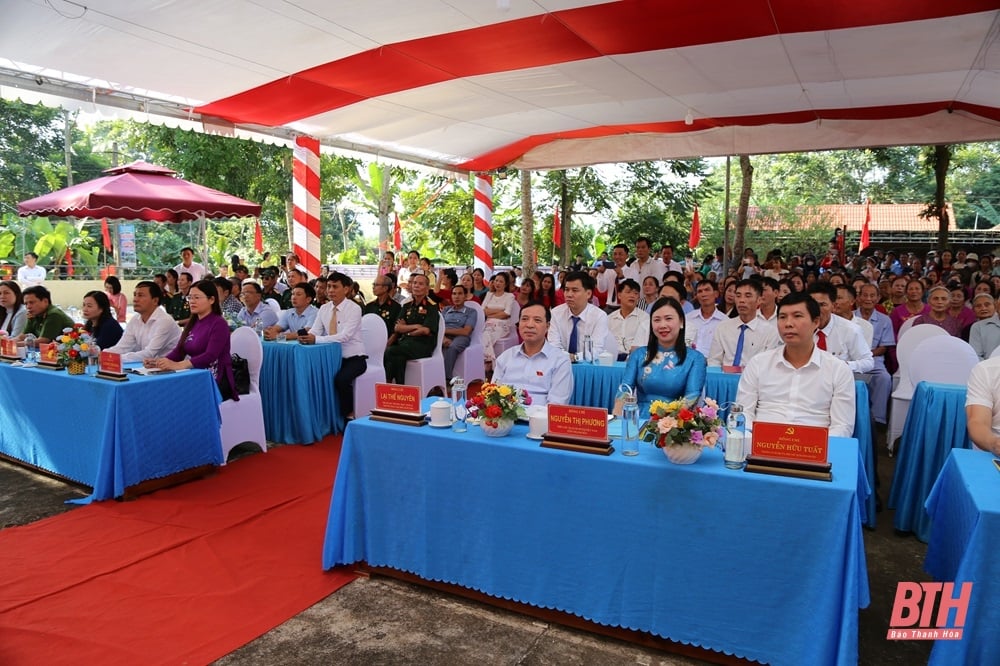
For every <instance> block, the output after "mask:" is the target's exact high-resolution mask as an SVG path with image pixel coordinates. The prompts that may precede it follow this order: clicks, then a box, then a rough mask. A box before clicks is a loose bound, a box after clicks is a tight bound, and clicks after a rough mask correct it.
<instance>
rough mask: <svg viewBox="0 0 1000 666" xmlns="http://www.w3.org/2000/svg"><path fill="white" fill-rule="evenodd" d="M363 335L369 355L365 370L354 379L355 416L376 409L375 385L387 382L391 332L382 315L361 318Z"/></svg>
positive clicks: (368, 315)
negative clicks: (386, 373) (386, 374)
mask: <svg viewBox="0 0 1000 666" xmlns="http://www.w3.org/2000/svg"><path fill="white" fill-rule="evenodd" d="M361 337H362V340H363V342H364V345H365V356H367V357H368V360H367V361H366V362H365V363H366V368H365V371H364V372H363V373H362V374H361V375H360V376H359V377H358V378H357V379H355V380H354V416H355V417H357V418H361V417H362V416H368V414H370V413H371V411H372V410H373V409H375V385H376V384H384V383H385V364H384V363H383V357H384V356H385V345H386V343H387V342H388V341H389V332H388V331H387V330H386V328H385V322H384V321H382V317H380V316H378V315H377V314H374V313H369V314H366V315H365V316H364V317H362V318H361Z"/></svg>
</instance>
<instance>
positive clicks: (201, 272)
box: [174, 247, 208, 283]
mask: <svg viewBox="0 0 1000 666" xmlns="http://www.w3.org/2000/svg"><path fill="white" fill-rule="evenodd" d="M174 270H175V271H177V274H178V275H180V274H181V273H190V274H191V282H192V283H194V282H199V281H200V280H203V279H204V278H205V274H206V273H208V269H206V268H205V267H204V266H202V265H201V264H199V263H197V262H195V261H194V250H193V249H191V248H189V247H186V248H184V249H183V250H181V263H179V264H177V265H176V266H174Z"/></svg>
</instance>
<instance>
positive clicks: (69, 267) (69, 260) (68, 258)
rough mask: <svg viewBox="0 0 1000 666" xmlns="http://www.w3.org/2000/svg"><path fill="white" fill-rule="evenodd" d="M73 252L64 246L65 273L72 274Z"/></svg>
mask: <svg viewBox="0 0 1000 666" xmlns="http://www.w3.org/2000/svg"><path fill="white" fill-rule="evenodd" d="M73 272H74V271H73V253H72V252H71V251H70V249H69V248H66V275H73Z"/></svg>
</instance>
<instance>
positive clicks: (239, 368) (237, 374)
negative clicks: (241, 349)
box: [233, 354, 250, 395]
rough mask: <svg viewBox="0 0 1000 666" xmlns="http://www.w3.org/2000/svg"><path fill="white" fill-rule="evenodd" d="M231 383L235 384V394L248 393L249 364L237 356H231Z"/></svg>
mask: <svg viewBox="0 0 1000 666" xmlns="http://www.w3.org/2000/svg"><path fill="white" fill-rule="evenodd" d="M233 381H235V382H236V386H235V387H234V388H235V389H236V393H237V394H239V395H247V394H248V393H250V364H249V363H247V360H246V359H245V358H243V357H242V356H240V355H239V354H233Z"/></svg>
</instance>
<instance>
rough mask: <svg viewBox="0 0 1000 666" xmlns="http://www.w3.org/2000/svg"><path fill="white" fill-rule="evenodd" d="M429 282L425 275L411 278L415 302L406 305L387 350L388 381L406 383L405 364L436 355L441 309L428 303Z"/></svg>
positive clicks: (386, 375) (386, 368) (386, 372)
mask: <svg viewBox="0 0 1000 666" xmlns="http://www.w3.org/2000/svg"><path fill="white" fill-rule="evenodd" d="M429 289H430V283H428V281H427V276H426V275H419V274H417V275H413V276H412V277H411V278H410V294H411V295H412V296H413V300H411V301H410V302H409V303H407V304H406V305H404V306H403V309H402V311H401V312H400V314H399V318H398V319H397V320H396V325H395V326H394V327H393V334H392V336H391V337H390V338H389V343H388V345H387V346H386V350H385V377H386V381H389V382H393V383H396V384H402V383H404V382H405V381H406V362H407V361H409V360H411V359H417V358H426V357H428V356H430V355H431V354H432V353H434V347H435V346H436V345H437V336H438V323H439V322H438V320H439V318H440V315H439V314H438V307H437V306H436V305H434V304H433V303H431V302H430V301H429V300H427V292H428V290H429Z"/></svg>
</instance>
